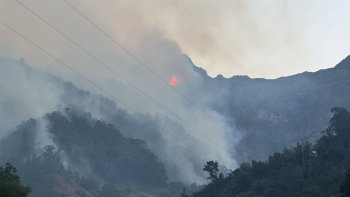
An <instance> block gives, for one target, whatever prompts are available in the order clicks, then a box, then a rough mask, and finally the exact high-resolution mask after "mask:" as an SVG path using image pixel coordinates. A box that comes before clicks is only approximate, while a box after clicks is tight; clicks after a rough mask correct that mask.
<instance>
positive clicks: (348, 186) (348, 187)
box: [340, 168, 350, 197]
mask: <svg viewBox="0 0 350 197" xmlns="http://www.w3.org/2000/svg"><path fill="white" fill-rule="evenodd" d="M340 193H342V194H344V196H345V197H350V168H349V169H348V170H347V171H346V174H345V179H344V180H343V182H342V184H341V185H340Z"/></svg>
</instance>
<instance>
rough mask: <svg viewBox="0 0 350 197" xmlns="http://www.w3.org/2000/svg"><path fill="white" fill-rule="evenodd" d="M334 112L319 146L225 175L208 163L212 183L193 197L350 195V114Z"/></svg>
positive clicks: (290, 151)
mask: <svg viewBox="0 0 350 197" xmlns="http://www.w3.org/2000/svg"><path fill="white" fill-rule="evenodd" d="M331 112H332V113H333V117H332V118H331V120H330V125H329V127H328V128H327V129H326V131H324V136H322V137H321V138H320V139H319V140H318V141H317V143H316V144H315V145H312V144H311V143H308V142H305V143H298V144H297V145H296V146H295V147H294V148H292V149H287V148H286V149H284V150H283V151H282V152H276V153H274V154H273V155H272V156H270V157H269V158H268V160H267V161H264V162H261V161H259V162H256V161H252V163H251V164H250V163H242V164H241V166H240V167H239V168H238V169H236V170H234V171H232V172H231V173H229V174H227V175H225V176H224V175H221V176H220V175H218V173H217V172H218V170H217V163H216V162H212V161H210V162H208V163H207V165H205V168H204V170H205V171H207V172H208V173H209V179H210V180H211V182H210V183H209V184H208V185H207V186H206V187H205V188H204V189H203V190H201V191H199V192H196V193H195V194H194V195H193V197H212V196H215V197H221V196H225V197H235V196H237V197H265V196H266V197H274V196H276V197H280V196H284V197H294V196H295V197H322V196H324V197H326V196H339V195H344V196H345V197H347V196H350V169H349V170H347V173H346V175H345V169H347V168H349V166H350V113H349V112H348V111H346V110H345V109H344V108H340V107H337V108H333V109H332V110H331ZM344 175H345V176H344ZM344 178H345V179H344Z"/></svg>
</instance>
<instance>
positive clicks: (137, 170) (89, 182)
mask: <svg viewBox="0 0 350 197" xmlns="http://www.w3.org/2000/svg"><path fill="white" fill-rule="evenodd" d="M72 111H73V110H72V109H66V110H65V111H63V112H59V111H55V112H53V113H50V114H47V115H45V116H44V117H42V118H38V119H30V120H28V121H25V122H23V123H22V124H21V125H19V126H18V127H17V128H16V130H15V131H14V132H13V133H12V134H10V135H9V136H8V137H6V138H4V139H2V140H1V142H0V150H2V151H1V152H0V162H1V163H5V162H10V163H12V164H14V165H15V166H17V167H18V173H19V175H20V176H21V178H22V181H23V182H24V183H25V184H27V185H28V186H30V187H31V188H32V190H33V192H32V194H31V196H33V197H46V196H57V197H61V196H77V197H78V196H99V197H105V196H143V195H144V194H147V193H148V194H156V195H161V194H162V193H164V195H165V196H179V195H180V193H181V190H182V188H183V187H184V185H183V184H181V183H177V182H170V183H168V182H167V181H168V177H167V176H166V172H165V168H164V165H163V163H162V162H161V161H159V160H158V158H157V157H156V156H155V155H154V154H153V153H151V152H150V151H149V149H148V148H147V145H146V143H145V142H144V141H142V140H138V139H132V138H126V137H124V136H122V134H121V133H120V132H119V131H118V130H117V129H116V128H115V127H114V126H113V125H112V124H108V123H106V122H104V121H103V120H95V119H93V118H91V116H90V114H88V113H80V115H79V116H77V114H76V113H73V112H72ZM63 114H64V115H63Z"/></svg>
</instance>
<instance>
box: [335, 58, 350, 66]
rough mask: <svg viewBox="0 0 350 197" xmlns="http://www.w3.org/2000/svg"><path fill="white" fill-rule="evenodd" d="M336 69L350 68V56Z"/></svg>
mask: <svg viewBox="0 0 350 197" xmlns="http://www.w3.org/2000/svg"><path fill="white" fill-rule="evenodd" d="M334 68H336V69H340V68H350V55H348V56H347V57H346V58H345V59H343V60H342V61H341V62H339V63H338V64H337V65H336V66H335V67H334Z"/></svg>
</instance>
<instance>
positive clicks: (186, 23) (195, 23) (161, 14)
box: [0, 0, 350, 78]
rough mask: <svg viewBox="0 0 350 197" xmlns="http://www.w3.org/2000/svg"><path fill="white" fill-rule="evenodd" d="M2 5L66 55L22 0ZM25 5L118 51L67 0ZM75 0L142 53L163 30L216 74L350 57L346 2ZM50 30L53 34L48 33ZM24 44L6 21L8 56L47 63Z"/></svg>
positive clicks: (2, 46)
mask: <svg viewBox="0 0 350 197" xmlns="http://www.w3.org/2000/svg"><path fill="white" fill-rule="evenodd" d="M0 2H1V3H0V12H1V13H0V17H1V20H2V21H3V22H6V23H8V24H9V25H12V26H13V27H15V28H17V29H18V28H19V30H21V32H22V33H23V34H25V35H36V37H37V38H40V39H45V38H47V39H49V40H50V42H51V43H49V42H48V41H47V40H45V43H46V44H47V45H48V46H47V47H49V48H50V47H51V46H52V50H53V51H54V52H55V54H57V55H59V56H60V55H64V53H65V52H63V51H62V50H64V51H67V50H69V47H68V49H67V46H66V43H65V42H62V40H64V39H62V38H58V37H55V36H54V35H56V34H55V33H54V32H52V31H51V30H49V28H48V27H45V26H46V25H45V24H43V23H41V22H40V21H38V20H37V19H35V18H33V17H32V16H31V14H30V13H28V11H26V10H24V9H23V8H22V7H21V6H20V5H19V4H18V3H16V2H15V1H8V0H1V1H0ZM21 2H23V3H24V4H25V5H27V6H28V7H30V8H32V9H34V10H36V11H37V12H38V13H40V14H41V15H42V16H43V17H44V18H46V19H47V20H51V22H53V23H55V24H58V25H59V26H60V27H61V28H63V29H69V31H70V32H71V33H72V34H78V35H79V34H80V33H79V32H84V33H89V34H91V35H94V36H95V37H96V40H99V39H101V40H103V41H100V43H101V42H104V43H102V46H103V47H101V50H103V51H105V52H106V53H108V51H110V50H109V49H110V47H111V46H110V43H108V42H110V41H108V40H106V39H105V38H104V37H103V35H102V34H100V33H98V32H97V31H94V30H93V29H91V28H86V27H85V26H87V25H88V24H87V23H86V22H84V20H82V19H81V18H80V17H79V16H78V15H76V14H75V13H74V12H72V10H71V9H70V8H69V7H67V5H65V4H64V3H63V1H62V0H52V1H48V2H45V1H41V0H39V1H33V0H29V1H21ZM68 2H70V3H72V4H73V5H74V6H76V7H77V8H78V9H79V10H80V11H82V12H83V13H84V14H86V15H88V16H89V17H91V19H92V20H93V21H94V22H96V23H97V24H98V25H100V26H101V27H103V28H104V30H106V31H107V32H108V33H110V34H111V35H112V36H113V38H115V39H116V40H117V41H119V42H120V43H121V44H123V45H124V46H125V47H126V48H127V49H129V50H131V51H133V52H135V53H137V52H136V51H137V50H141V48H139V42H141V41H143V40H144V39H145V38H147V37H149V35H150V34H152V35H154V32H157V34H159V35H161V37H162V38H163V39H168V40H169V41H171V42H173V43H174V46H176V45H177V46H176V47H178V48H179V49H180V50H181V51H182V53H184V54H187V55H188V56H189V57H190V58H191V59H192V60H193V62H194V63H195V64H196V65H197V66H199V67H203V68H204V69H206V70H207V71H208V73H209V74H210V75H211V76H216V75H217V74H222V75H224V76H225V77H230V76H233V75H249V76H250V77H254V78H256V77H264V78H276V77H280V76H286V75H292V74H296V73H300V72H303V71H316V70H319V69H323V68H328V67H333V66H334V65H335V64H336V63H337V62H339V61H341V60H342V59H343V58H345V57H346V56H347V55H349V54H350V36H349V35H350V20H349V18H350V12H349V11H348V8H349V7H350V2H349V1H346V0H337V1H330V0H308V1H305V0H289V1H286V0H279V1H277V0H275V1H272V0H255V1H252V0H234V1H232V0H215V1H214V0H212V1H209V0H205V1H204V0H191V1H185V0H167V1H162V0H149V1H137V0H113V1H112V0H105V1H96V0H86V1H71V0H69V1H68ZM68 20H69V22H70V23H68ZM74 23H75V25H72V24H74ZM84 25H85V26H84ZM21 26H22V27H21ZM43 31H45V33H49V34H53V35H46V34H45V33H43ZM56 36H57V35H56ZM22 42H23V41H20V40H19V39H18V38H14V36H11V33H9V32H8V30H5V29H4V27H2V26H1V25H0V53H1V54H4V55H10V56H13V57H19V56H21V55H22V56H26V57H27V55H28V54H31V56H32V59H33V63H37V62H38V61H39V59H40V61H39V62H45V61H47V58H43V57H41V56H40V55H38V52H34V51H33V52H32V51H30V50H29V49H28V48H27V47H26V45H25V44H23V43H22ZM38 42H40V41H38ZM85 42H86V41H85ZM104 44H105V45H104ZM142 50H144V49H142ZM139 53H142V52H139ZM26 54H27V55H26ZM142 54H143V53H142ZM157 55H158V56H157ZM162 55H163V54H161V50H160V51H159V53H158V54H155V55H154V56H153V57H152V58H157V57H159V58H162ZM141 56H142V55H141ZM34 57H35V58H36V59H37V60H36V61H34V59H35V58H34ZM121 58H122V59H123V57H121ZM26 59H29V60H30V59H31V58H28V57H27V58H26Z"/></svg>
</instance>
